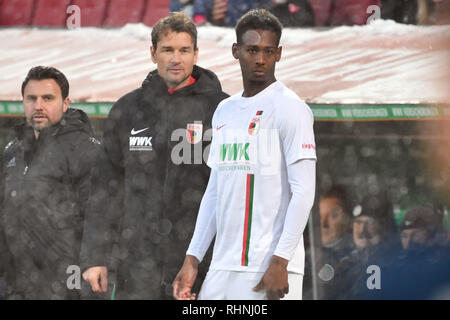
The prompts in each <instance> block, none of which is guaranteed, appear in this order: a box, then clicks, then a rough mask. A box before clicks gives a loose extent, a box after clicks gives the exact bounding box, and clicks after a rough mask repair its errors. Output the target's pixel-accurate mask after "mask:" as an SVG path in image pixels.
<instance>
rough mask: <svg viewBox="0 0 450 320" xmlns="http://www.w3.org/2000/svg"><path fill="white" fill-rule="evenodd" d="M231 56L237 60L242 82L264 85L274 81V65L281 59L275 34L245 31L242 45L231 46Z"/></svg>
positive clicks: (266, 31)
mask: <svg viewBox="0 0 450 320" xmlns="http://www.w3.org/2000/svg"><path fill="white" fill-rule="evenodd" d="M233 56H234V57H235V58H236V59H239V64H240V66H241V71H242V77H243V79H244V82H249V83H255V84H264V83H271V82H273V81H275V63H276V62H278V61H280V58H281V47H278V45H277V35H276V33H275V32H272V31H268V30H248V31H246V32H245V33H244V34H243V35H242V43H241V44H236V43H235V44H233Z"/></svg>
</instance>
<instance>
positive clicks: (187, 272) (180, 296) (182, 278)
mask: <svg viewBox="0 0 450 320" xmlns="http://www.w3.org/2000/svg"><path fill="white" fill-rule="evenodd" d="M198 264H199V261H198V259H197V258H196V257H194V256H190V255H187V256H186V258H185V259H184V263H183V266H182V267H181V270H180V271H179V272H178V274H177V276H176V277H175V280H174V281H173V297H174V298H175V299H177V300H195V298H196V294H195V293H192V292H191V290H192V287H193V285H194V282H195V279H196V278H197V272H198Z"/></svg>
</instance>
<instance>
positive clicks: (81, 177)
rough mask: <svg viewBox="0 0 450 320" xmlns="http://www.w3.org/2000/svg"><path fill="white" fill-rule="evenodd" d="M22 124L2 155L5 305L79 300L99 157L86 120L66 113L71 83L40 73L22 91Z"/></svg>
mask: <svg viewBox="0 0 450 320" xmlns="http://www.w3.org/2000/svg"><path fill="white" fill-rule="evenodd" d="M22 96H23V106H24V113H25V119H26V121H25V122H24V123H23V124H22V125H19V126H17V127H16V128H15V131H16V137H15V138H14V140H12V141H11V142H10V143H9V144H8V145H7V146H6V148H5V151H4V156H3V162H2V165H1V181H0V183H1V185H0V257H1V258H0V272H1V270H2V269H3V271H4V272H5V279H6V292H5V295H6V298H7V299H33V300H35V299H46V300H47V299H79V298H80V292H79V290H77V289H76V288H70V287H69V286H68V277H69V274H68V273H67V270H70V269H69V267H70V266H79V264H80V247H81V238H82V234H83V222H84V217H85V213H86V203H87V201H88V197H89V194H90V191H91V170H92V168H93V167H94V166H95V164H96V161H97V158H98V157H99V156H100V154H101V145H100V142H99V141H97V140H96V139H95V138H94V134H93V130H92V127H91V125H90V122H89V119H88V117H87V115H86V114H85V113H84V112H83V111H81V110H78V109H73V108H70V107H69V105H70V98H69V82H68V80H67V78H66V76H65V75H64V74H63V73H62V72H61V71H59V70H57V69H55V68H53V67H44V66H37V67H34V68H32V69H30V71H29V72H28V74H27V76H26V78H25V80H24V81H23V83H22Z"/></svg>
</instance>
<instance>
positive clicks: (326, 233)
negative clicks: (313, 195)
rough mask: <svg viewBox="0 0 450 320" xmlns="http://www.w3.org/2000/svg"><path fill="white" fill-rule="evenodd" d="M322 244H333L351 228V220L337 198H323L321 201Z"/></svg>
mask: <svg viewBox="0 0 450 320" xmlns="http://www.w3.org/2000/svg"><path fill="white" fill-rule="evenodd" d="M319 212H320V234H321V237H322V244H323V245H327V244H331V243H333V242H335V241H337V240H339V239H340V238H342V237H343V236H344V235H345V234H346V233H347V230H349V221H348V218H347V216H346V215H345V212H344V210H343V209H342V206H341V202H340V201H339V199H337V198H322V199H321V200H320V202H319Z"/></svg>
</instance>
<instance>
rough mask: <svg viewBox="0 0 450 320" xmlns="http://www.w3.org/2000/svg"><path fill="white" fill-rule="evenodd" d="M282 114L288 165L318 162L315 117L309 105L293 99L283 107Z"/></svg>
mask: <svg viewBox="0 0 450 320" xmlns="http://www.w3.org/2000/svg"><path fill="white" fill-rule="evenodd" d="M279 114H280V117H281V118H280V138H281V143H282V147H283V152H284V156H285V159H286V165H291V164H293V163H295V162H297V161H298V160H302V159H312V160H316V159H317V158H316V143H315V139H314V129H313V125H314V116H313V113H312V111H311V109H310V108H309V106H308V105H307V104H305V103H304V102H303V101H301V100H294V99H292V100H291V101H289V102H288V103H286V104H285V105H284V106H283V110H282V112H280V113H279Z"/></svg>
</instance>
